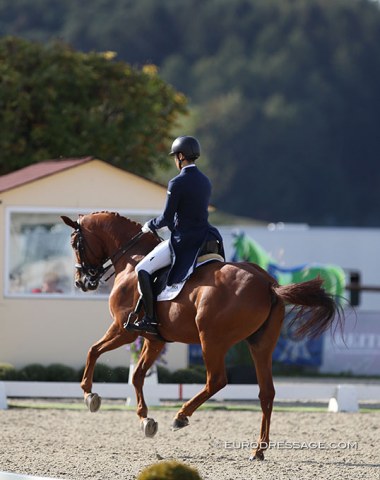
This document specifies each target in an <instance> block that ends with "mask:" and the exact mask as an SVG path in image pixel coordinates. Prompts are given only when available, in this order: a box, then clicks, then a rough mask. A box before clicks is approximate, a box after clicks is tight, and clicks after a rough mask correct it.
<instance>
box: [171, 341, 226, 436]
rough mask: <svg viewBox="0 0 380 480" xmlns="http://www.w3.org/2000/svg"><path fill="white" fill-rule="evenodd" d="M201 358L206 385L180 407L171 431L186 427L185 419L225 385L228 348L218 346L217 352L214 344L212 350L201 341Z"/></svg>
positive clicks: (187, 422) (186, 420)
mask: <svg viewBox="0 0 380 480" xmlns="http://www.w3.org/2000/svg"><path fill="white" fill-rule="evenodd" d="M201 344H202V351H203V358H204V362H205V366H206V370H207V380H206V385H205V387H204V388H203V390H201V391H200V392H199V393H198V394H197V395H195V397H193V398H192V399H191V400H189V401H188V402H186V403H184V404H183V405H182V408H181V410H180V411H179V412H178V413H177V415H176V416H175V418H174V422H173V430H178V429H180V428H183V427H186V426H187V425H188V424H189V420H188V418H187V417H189V416H191V415H192V414H193V413H194V411H195V410H196V409H197V408H198V407H200V406H201V405H202V404H203V403H204V402H205V401H206V400H208V399H209V398H211V397H212V396H213V395H214V394H215V393H216V392H218V391H219V390H221V389H222V388H224V387H225V386H226V385H227V374H226V367H225V363H224V358H225V355H226V353H227V350H228V347H225V348H224V347H222V346H220V347H219V348H218V349H217V350H216V348H215V344H214V345H213V348H211V349H210V347H208V348H207V347H206V345H207V343H206V342H205V340H204V339H202V341H201Z"/></svg>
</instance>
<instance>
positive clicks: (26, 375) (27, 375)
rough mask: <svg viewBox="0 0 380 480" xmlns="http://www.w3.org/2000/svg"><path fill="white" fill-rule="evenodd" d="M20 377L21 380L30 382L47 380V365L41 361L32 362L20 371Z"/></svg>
mask: <svg viewBox="0 0 380 480" xmlns="http://www.w3.org/2000/svg"><path fill="white" fill-rule="evenodd" d="M18 377H19V379H20V380H26V381H29V382H45V381H46V379H47V371H46V367H44V366H43V365H41V364H40V363H31V364H30V365H27V366H26V367H23V368H22V369H21V370H20V371H19V372H18Z"/></svg>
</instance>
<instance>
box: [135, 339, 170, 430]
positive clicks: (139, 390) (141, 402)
mask: <svg viewBox="0 0 380 480" xmlns="http://www.w3.org/2000/svg"><path fill="white" fill-rule="evenodd" d="M164 346H165V343H164V342H161V341H159V340H147V339H145V342H144V345H143V349H142V351H141V354H140V358H139V360H138V362H137V365H136V369H135V370H134V372H133V375H132V383H133V386H134V387H135V391H136V399H137V411H136V413H137V415H138V417H139V418H140V421H141V428H142V430H143V431H144V434H145V436H146V437H154V435H155V434H156V432H157V427H158V425H157V422H155V421H154V420H153V418H148V407H147V405H146V403H145V399H144V393H143V386H144V380H145V376H146V374H147V372H148V370H149V368H150V367H151V366H152V365H153V363H154V362H155V360H157V358H158V356H159V355H160V353H161V352H162V349H163V348H164Z"/></svg>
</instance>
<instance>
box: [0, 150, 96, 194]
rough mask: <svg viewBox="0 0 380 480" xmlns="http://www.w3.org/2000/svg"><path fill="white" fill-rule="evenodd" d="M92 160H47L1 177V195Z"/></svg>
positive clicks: (87, 158) (91, 158)
mask: <svg viewBox="0 0 380 480" xmlns="http://www.w3.org/2000/svg"><path fill="white" fill-rule="evenodd" d="M91 160H94V158H93V157H84V158H65V159H62V160H47V161H44V162H39V163H34V164H33V165H29V166H27V167H25V168H21V169H20V170H16V171H15V172H12V173H8V174H7V175H3V176H0V193H1V192H5V191H6V190H11V189H12V188H16V187H20V186H22V185H25V184H26V183H30V182H34V181H35V180H38V179H40V178H43V177H48V176H49V175H54V174H55V173H59V172H62V171H63V170H67V169H69V168H73V167H77V166H78V165H82V164H84V163H87V162H89V161H91Z"/></svg>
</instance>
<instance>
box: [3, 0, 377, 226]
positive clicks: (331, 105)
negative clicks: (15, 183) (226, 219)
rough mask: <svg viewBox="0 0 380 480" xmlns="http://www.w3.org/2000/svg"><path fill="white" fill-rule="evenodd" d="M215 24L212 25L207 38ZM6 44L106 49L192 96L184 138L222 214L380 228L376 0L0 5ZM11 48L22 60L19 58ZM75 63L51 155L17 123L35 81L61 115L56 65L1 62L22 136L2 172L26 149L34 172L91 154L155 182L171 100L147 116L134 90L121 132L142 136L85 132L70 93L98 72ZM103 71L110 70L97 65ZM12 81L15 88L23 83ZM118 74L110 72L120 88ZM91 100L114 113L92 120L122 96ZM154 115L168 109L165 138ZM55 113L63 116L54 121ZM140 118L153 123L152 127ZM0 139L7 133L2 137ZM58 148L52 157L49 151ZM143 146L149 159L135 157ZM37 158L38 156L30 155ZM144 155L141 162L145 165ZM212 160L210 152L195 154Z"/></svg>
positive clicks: (39, 131) (67, 70)
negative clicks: (18, 40) (9, 66)
mask: <svg viewBox="0 0 380 480" xmlns="http://www.w3.org/2000/svg"><path fill="white" fill-rule="evenodd" d="M84 19H85V20H84ZM215 19H217V28H213V27H211V26H214V25H215ZM0 34H2V35H6V34H16V35H19V36H22V37H25V38H29V39H38V40H40V41H44V42H47V41H48V40H49V39H50V38H52V37H59V38H62V39H64V40H65V41H66V42H68V43H69V44H71V45H73V46H74V48H77V49H79V50H81V51H93V50H96V51H102V50H104V45H106V46H107V49H109V50H113V51H116V52H117V53H118V58H120V59H122V60H124V61H127V62H129V63H130V64H132V65H140V66H141V65H145V64H146V63H147V62H149V63H151V62H152V63H154V64H156V65H158V66H159V68H160V75H161V77H162V78H163V79H164V80H165V81H167V82H169V83H170V84H172V85H174V86H175V88H176V89H178V90H180V91H182V92H184V93H185V94H186V95H188V96H189V98H190V99H191V102H192V103H191V107H192V111H193V112H195V113H196V123H195V124H194V123H193V122H192V124H191V127H190V126H189V125H185V127H184V131H186V132H187V131H190V130H191V133H192V134H195V135H197V136H198V137H199V139H200V141H201V144H202V149H203V152H204V153H205V154H207V164H208V166H207V172H208V173H209V175H210V177H211V179H212V180H213V183H214V186H215V189H214V198H213V199H212V201H213V203H214V204H215V205H216V206H217V207H218V208H220V209H223V210H226V211H227V212H228V213H233V214H238V215H241V216H247V217H253V218H258V219H262V220H265V221H288V222H290V221H297V222H308V223H311V224H324V225H356V226H364V225H367V226H379V225H380V216H379V214H378V212H379V209H380V197H379V196H378V194H377V189H378V185H379V183H380V169H379V168H377V159H378V158H379V156H380V136H379V135H378V131H377V130H378V125H379V123H380V89H379V88H378V85H379V84H380V56H379V55H378V45H379V43H380V8H379V3H378V2H376V1H372V0H361V1H348V0H297V1H293V0H283V1H278V0H234V1H230V0H216V1H213V2H205V1H200V0H183V1H181V8H178V1H177V0H164V1H163V2H157V1H156V0H140V1H139V2H125V1H124V0H110V1H109V2H104V1H103V0H93V1H91V2H89V1H88V0H85V1H82V2H77V1H74V0H67V1H65V2H58V1H57V0H54V1H48V0H37V1H35V2H29V1H28V0H18V1H17V2H11V1H10V0H0ZM46 48H48V49H49V48H50V49H54V48H53V47H52V46H50V47H46ZM0 51H1V50H0ZM9 51H12V56H13V52H15V53H16V58H17V57H18V55H17V49H15V48H13V49H11V50H8V52H9ZM83 55H84V58H87V55H89V58H91V59H92V60H93V61H94V62H95V60H94V59H93V57H94V56H95V57H96V62H95V63H96V65H97V62H101V61H102V60H101V56H99V54H86V55H85V54H83ZM67 57H68V58H66V59H65V61H66V63H65V66H62V68H58V67H56V71H57V74H58V76H59V77H60V78H61V80H60V90H59V92H60V91H61V87H62V89H63V91H65V90H66V92H67V91H70V95H72V96H71V97H70V98H71V104H70V103H69V104H68V105H67V106H66V107H65V109H62V107H61V106H57V108H56V110H58V112H59V120H60V123H59V124H58V126H57V124H56V127H55V129H52V130H51V134H52V138H51V139H50V140H49V142H48V146H49V148H48V149H47V150H45V152H44V151H43V146H41V145H40V143H41V137H42V138H45V135H44V129H46V128H47V127H46V122H45V123H44V122H42V123H40V122H38V121H37V122H36V124H37V126H36V127H33V128H32V126H29V127H28V126H27V127H25V123H26V122H27V121H28V120H27V118H24V121H22V122H21V125H20V124H19V123H18V122H17V121H16V120H15V119H14V117H15V112H16V113H21V114H22V116H25V113H26V114H28V112H30V110H29V103H30V99H29V94H28V92H29V90H28V88H29V83H30V82H29V77H30V78H31V79H33V78H34V71H35V72H36V74H37V72H39V73H38V75H37V76H38V81H36V85H38V87H37V88H38V91H39V98H43V99H46V101H45V104H46V105H44V109H43V111H42V113H43V114H44V115H45V117H44V118H46V112H45V111H46V109H48V110H49V111H50V110H51V109H52V108H53V107H47V104H50V105H54V104H55V103H56V101H55V97H54V95H55V94H54V92H56V90H55V89H53V92H51V91H50V89H49V86H48V85H49V84H48V82H47V78H46V76H47V77H49V75H50V73H49V72H50V70H51V68H50V67H49V66H48V62H46V63H45V64H44V68H43V69H42V68H41V69H39V68H37V67H38V65H37V64H36V68H34V64H33V60H32V58H33V56H30V58H31V60H28V58H27V57H26V58H25V67H24V66H22V63H23V62H20V61H19V62H18V63H19V64H20V63H21V66H22V68H21V67H20V68H21V70H20V73H18V74H17V75H16V74H14V73H12V72H13V70H10V71H9V72H8V71H6V70H5V68H4V66H3V65H2V64H3V60H2V58H0V61H1V63H0V65H1V67H0V79H1V80H0V104H1V105H2V108H1V109H0V118H1V122H2V124H4V120H6V123H5V125H10V127H9V131H10V132H12V128H13V127H14V132H13V133H11V134H9V135H8V134H7V138H6V139H5V140H3V141H0V146H1V149H2V153H3V154H4V155H8V151H9V156H7V157H4V156H3V159H4V160H3V163H5V164H6V163H8V162H14V163H13V165H15V163H17V162H19V163H18V165H21V160H17V159H18V158H19V157H20V156H22V155H23V154H24V152H25V158H26V156H28V158H29V159H30V160H29V161H35V159H45V158H48V157H58V156H59V155H65V156H67V155H75V156H78V155H82V154H84V155H88V154H93V155H96V156H99V157H101V158H102V159H104V160H106V161H110V162H113V163H115V164H120V165H122V166H123V167H125V168H131V169H134V168H136V171H137V172H141V173H144V171H143V169H144V168H145V166H146V170H147V171H150V169H151V166H152V160H151V159H152V158H155V156H156V152H157V154H158V158H159V159H160V161H161V160H162V162H164V157H165V154H166V149H167V140H168V134H169V132H170V129H171V127H172V126H173V121H172V118H171V117H170V119H169V121H168V120H167V119H166V118H165V112H166V111H165V108H164V106H165V105H166V103H167V101H166V100H165V98H166V96H165V95H164V97H163V99H162V100H160V99H159V100H157V103H155V105H156V106H157V107H158V108H157V109H156V110H155V109H153V113H152V109H150V108H149V106H148V107H146V105H145V103H144V101H143V100H144V99H143V98H142V96H141V95H140V94H139V93H140V91H141V89H140V88H138V93H137V94H136V99H135V98H132V101H133V102H134V101H135V102H136V103H133V105H132V109H131V112H132V115H131V116H130V117H128V116H127V125H131V126H132V127H134V128H132V127H131V131H130V133H129V131H128V130H127V129H125V128H124V129H118V127H113V128H108V126H107V128H105V129H103V128H98V127H97V126H93V125H92V124H91V122H89V124H87V123H86V125H85V127H81V126H79V127H77V126H76V125H77V124H79V125H81V121H83V120H82V118H81V115H80V114H78V112H77V109H76V103H77V100H78V97H76V96H75V91H74V92H71V88H70V85H71V86H72V84H73V82H74V83H75V85H78V87H76V88H78V96H79V95H80V98H81V101H82V97H83V95H82V92H83V91H84V90H83V89H84V88H85V87H86V86H87V84H90V87H91V88H90V89H89V90H85V91H86V92H87V91H89V92H94V89H92V85H93V83H92V79H93V77H94V76H96V75H97V74H98V73H97V72H98V71H99V70H98V66H96V68H95V67H94V68H89V63H88V62H89V61H88V62H87V64H86V68H87V69H85V70H84V71H83V70H82V69H81V68H79V66H78V65H77V64H75V63H70V62H71V60H70V54H69V53H67ZM82 58H83V57H82ZM92 60H91V61H92ZM103 60H104V59H103ZM105 63H106V64H107V63H108V64H114V62H112V61H111V62H110V61H106V62H105ZM115 65H116V63H115ZM99 68H100V67H99ZM113 68H116V67H115V66H114V67H113ZM45 70H46V73H45ZM100 70H101V71H102V72H104V69H103V67H102V68H101V69H100ZM142 73H143V72H142V71H133V73H132V76H133V75H136V76H137V78H138V85H139V87H140V86H142V87H143V88H142V90H143V91H144V92H145V87H146V88H147V91H148V92H149V94H150V92H151V91H152V90H153V96H154V102H156V99H157V97H159V96H160V95H157V96H155V94H156V93H157V92H158V91H159V90H160V89H161V86H162V84H161V83H160V80H158V77H157V76H155V77H153V78H154V79H155V81H156V82H158V83H155V84H152V83H149V82H148V84H149V85H147V84H146V83H145V82H146V81H148V80H149V79H150V80H152V78H151V77H149V79H148V80H145V79H141V78H140V75H142ZM72 75H73V77H72ZM15 76H18V77H20V78H19V79H18V81H19V83H17V82H16V79H15ZM74 77H75V79H74ZM114 77H115V75H114V73H112V74H111V75H110V79H111V81H112V82H114ZM71 78H73V79H72V80H71ZM140 80H141V82H142V85H141V84H140V83H139V82H140ZM70 82H71V83H70ZM116 83H117V82H116ZM25 84H26V86H25ZM105 84H106V85H105ZM53 85H55V84H54V82H53ZM113 85H114V83H113ZM19 87H20V88H19ZM3 88H4V94H2V93H1V90H2V89H3ZM115 88H116V87H115ZM166 88H168V87H167V86H166ZM116 89H117V91H119V90H118V87H117V88H116ZM74 90H75V89H74ZM95 91H96V93H95V94H92V93H89V95H88V97H87V96H86V95H84V99H83V101H84V103H86V102H87V103H86V105H87V106H88V109H89V112H90V113H91V115H94V114H95V117H96V118H98V117H99V116H100V117H101V115H102V113H103V112H104V111H107V109H106V108H105V110H103V111H102V110H101V109H100V110H99V109H98V110H97V104H96V102H95V100H94V98H97V96H98V94H99V92H100V98H101V100H105V102H106V104H107V100H108V99H109V98H114V97H115V95H112V93H113V92H114V91H115V90H114V88H113V87H109V88H108V82H103V83H101V87H99V89H98V90H96V88H95ZM104 91H106V92H108V93H107V95H106V94H105V93H104ZM123 91H125V92H126V95H127V94H128V92H129V93H131V90H130V88H129V85H127V84H124V83H123ZM18 93H20V95H19V97H18ZM172 93H173V91H172V92H171V93H169V98H170V102H169V104H170V105H172V107H173V108H174V110H173V116H174V111H175V113H177V112H179V111H182V104H181V105H180V106H179V108H177V107H178V105H177V104H176V105H175V106H173V103H172V97H171V95H172ZM148 97H149V95H148ZM57 98H60V94H59V95H58V94H57ZM8 99H9V105H10V106H9V107H7V108H6V109H5V111H4V107H3V101H5V100H7V101H8ZM92 102H95V104H94V103H92ZM123 102H124V97H123V95H122V96H121V103H122V104H123ZM7 105H8V103H7ZM107 105H108V104H107ZM169 110H170V107H169ZM140 111H142V112H144V120H142V121H140V117H138V118H137V121H136V124H135V119H136V116H137V115H138V113H139V112H140ZM157 111H159V112H160V113H162V112H164V115H162V123H164V127H163V126H162V123H161V119H160V118H158V117H160V114H158V116H157V115H156V113H157ZM1 112H2V113H1ZM61 112H64V115H62V114H61ZM66 112H67V113H68V115H67V114H66ZM39 114H40V113H39ZM56 116H57V112H55V114H51V117H53V118H55V117H56ZM169 116H170V115H169ZM49 118H50V117H49ZM68 118H76V119H77V120H76V121H77V124H76V123H75V122H74V125H73V126H70V128H69V131H68V136H65V135H64V134H63V133H62V132H61V131H60V129H61V126H62V127H64V128H65V129H66V128H67V125H66V124H67V122H68ZM146 118H147V119H148V121H149V123H148V124H147V126H146V128H145V119H146ZM157 118H158V124H159V130H161V131H162V129H163V128H165V127H167V128H166V130H165V131H164V133H163V134H162V133H159V135H158V137H154V141H153V142H152V143H150V142H148V143H149V144H148V143H147V142H146V139H147V138H148V135H150V132H151V131H152V126H151V124H153V125H154V124H155V122H156V121H157ZM150 121H151V123H150ZM29 123H30V121H29ZM61 124H62V125H61ZM194 125H195V126H194ZM79 128H80V129H81V132H80V134H78V129H79ZM70 129H71V130H70ZM109 130H111V131H109ZM121 130H123V131H124V130H125V135H126V136H125V137H120V136H119V135H120V131H121ZM32 131H33V134H29V133H26V132H32ZM86 132H87V134H86ZM89 132H90V133H89ZM102 132H105V133H107V138H108V135H109V138H112V142H116V143H115V148H111V147H110V145H109V144H108V142H107V140H105V138H106V137H104V138H103V140H104V142H105V143H106V145H104V144H103V143H104V142H102V135H100V133H102ZM178 133H181V132H178ZM3 136H4V135H2V133H1V132H0V139H1V138H3ZM57 137H58V138H57ZM73 137H74V139H73ZM90 137H93V139H94V138H95V137H96V140H93V141H94V142H95V144H93V143H90ZM149 138H150V137H149ZM158 138H159V140H158ZM75 139H77V142H75ZM29 142H33V150H27V147H26V145H28V144H29ZM53 142H56V143H54V146H55V145H56V144H57V148H52V147H51V144H52V143H53ZM135 142H138V146H141V145H143V146H144V148H146V149H147V150H148V151H147V152H145V150H144V149H141V150H140V149H139V148H137V146H135ZM120 144H123V145H124V146H125V155H122V154H119V153H115V151H114V150H116V149H117V150H118V151H119V147H120ZM81 145H83V148H82V146H81ZM112 145H113V143H112ZM90 147H91V148H90ZM92 147H93V148H92ZM35 151H39V152H40V155H37V156H35V155H36V154H35V153H34V152H35ZM152 152H154V153H152ZM161 154H162V155H161ZM33 155H34V156H33ZM145 157H147V159H148V160H147V162H148V163H147V164H146V165H145V163H144V162H142V161H141V159H142V158H143V159H145ZM23 158H24V157H23ZM135 160H136V162H135ZM204 161H205V155H203V156H202V157H201V162H204ZM136 163H137V165H136ZM10 165H11V164H10ZM12 168H14V167H12ZM5 171H6V170H3V173H5ZM0 173H1V171H0ZM160 178H161V177H160Z"/></svg>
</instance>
